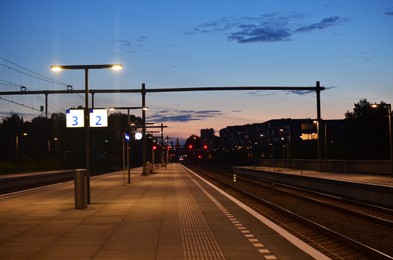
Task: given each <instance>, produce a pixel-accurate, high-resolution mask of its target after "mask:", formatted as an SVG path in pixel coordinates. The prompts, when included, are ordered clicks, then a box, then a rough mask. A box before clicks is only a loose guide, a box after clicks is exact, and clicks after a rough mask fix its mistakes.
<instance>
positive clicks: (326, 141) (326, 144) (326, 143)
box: [325, 121, 328, 171]
mask: <svg viewBox="0 0 393 260" xmlns="http://www.w3.org/2000/svg"><path fill="white" fill-rule="evenodd" d="M327 131H328V128H327V122H326V121H325V171H327V164H328V161H327V160H328V154H327V151H328V149H327V146H328V139H327Z"/></svg>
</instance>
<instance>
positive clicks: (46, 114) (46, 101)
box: [45, 92, 49, 118]
mask: <svg viewBox="0 0 393 260" xmlns="http://www.w3.org/2000/svg"><path fill="white" fill-rule="evenodd" d="M48 95H49V93H47V92H46V93H45V117H46V118H48Z"/></svg>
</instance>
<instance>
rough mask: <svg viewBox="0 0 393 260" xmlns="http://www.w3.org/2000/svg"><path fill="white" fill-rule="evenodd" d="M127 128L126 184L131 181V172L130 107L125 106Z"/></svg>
mask: <svg viewBox="0 0 393 260" xmlns="http://www.w3.org/2000/svg"><path fill="white" fill-rule="evenodd" d="M127 128H128V135H129V136H130V140H128V142H127V145H126V146H127V174H128V184H130V183H131V172H130V143H131V133H130V109H129V108H127Z"/></svg>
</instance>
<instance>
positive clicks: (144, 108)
mask: <svg viewBox="0 0 393 260" xmlns="http://www.w3.org/2000/svg"><path fill="white" fill-rule="evenodd" d="M122 109H127V125H128V127H127V128H128V132H129V133H130V126H131V122H130V109H142V111H146V110H147V109H148V108H147V107H110V108H109V110H122ZM123 140H124V136H123ZM123 147H124V146H123ZM123 163H124V162H123ZM127 174H128V184H130V183H131V173H130V141H128V142H127Z"/></svg>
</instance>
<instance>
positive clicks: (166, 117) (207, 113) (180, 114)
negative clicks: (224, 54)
mask: <svg viewBox="0 0 393 260" xmlns="http://www.w3.org/2000/svg"><path fill="white" fill-rule="evenodd" d="M222 114H223V113H222V112H221V111H220V110H170V111H169V110H161V111H158V112H156V113H155V114H153V115H152V116H150V117H149V121H153V122H158V123H160V122H189V121H196V120H203V119H206V118H210V117H216V116H220V115H222Z"/></svg>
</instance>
